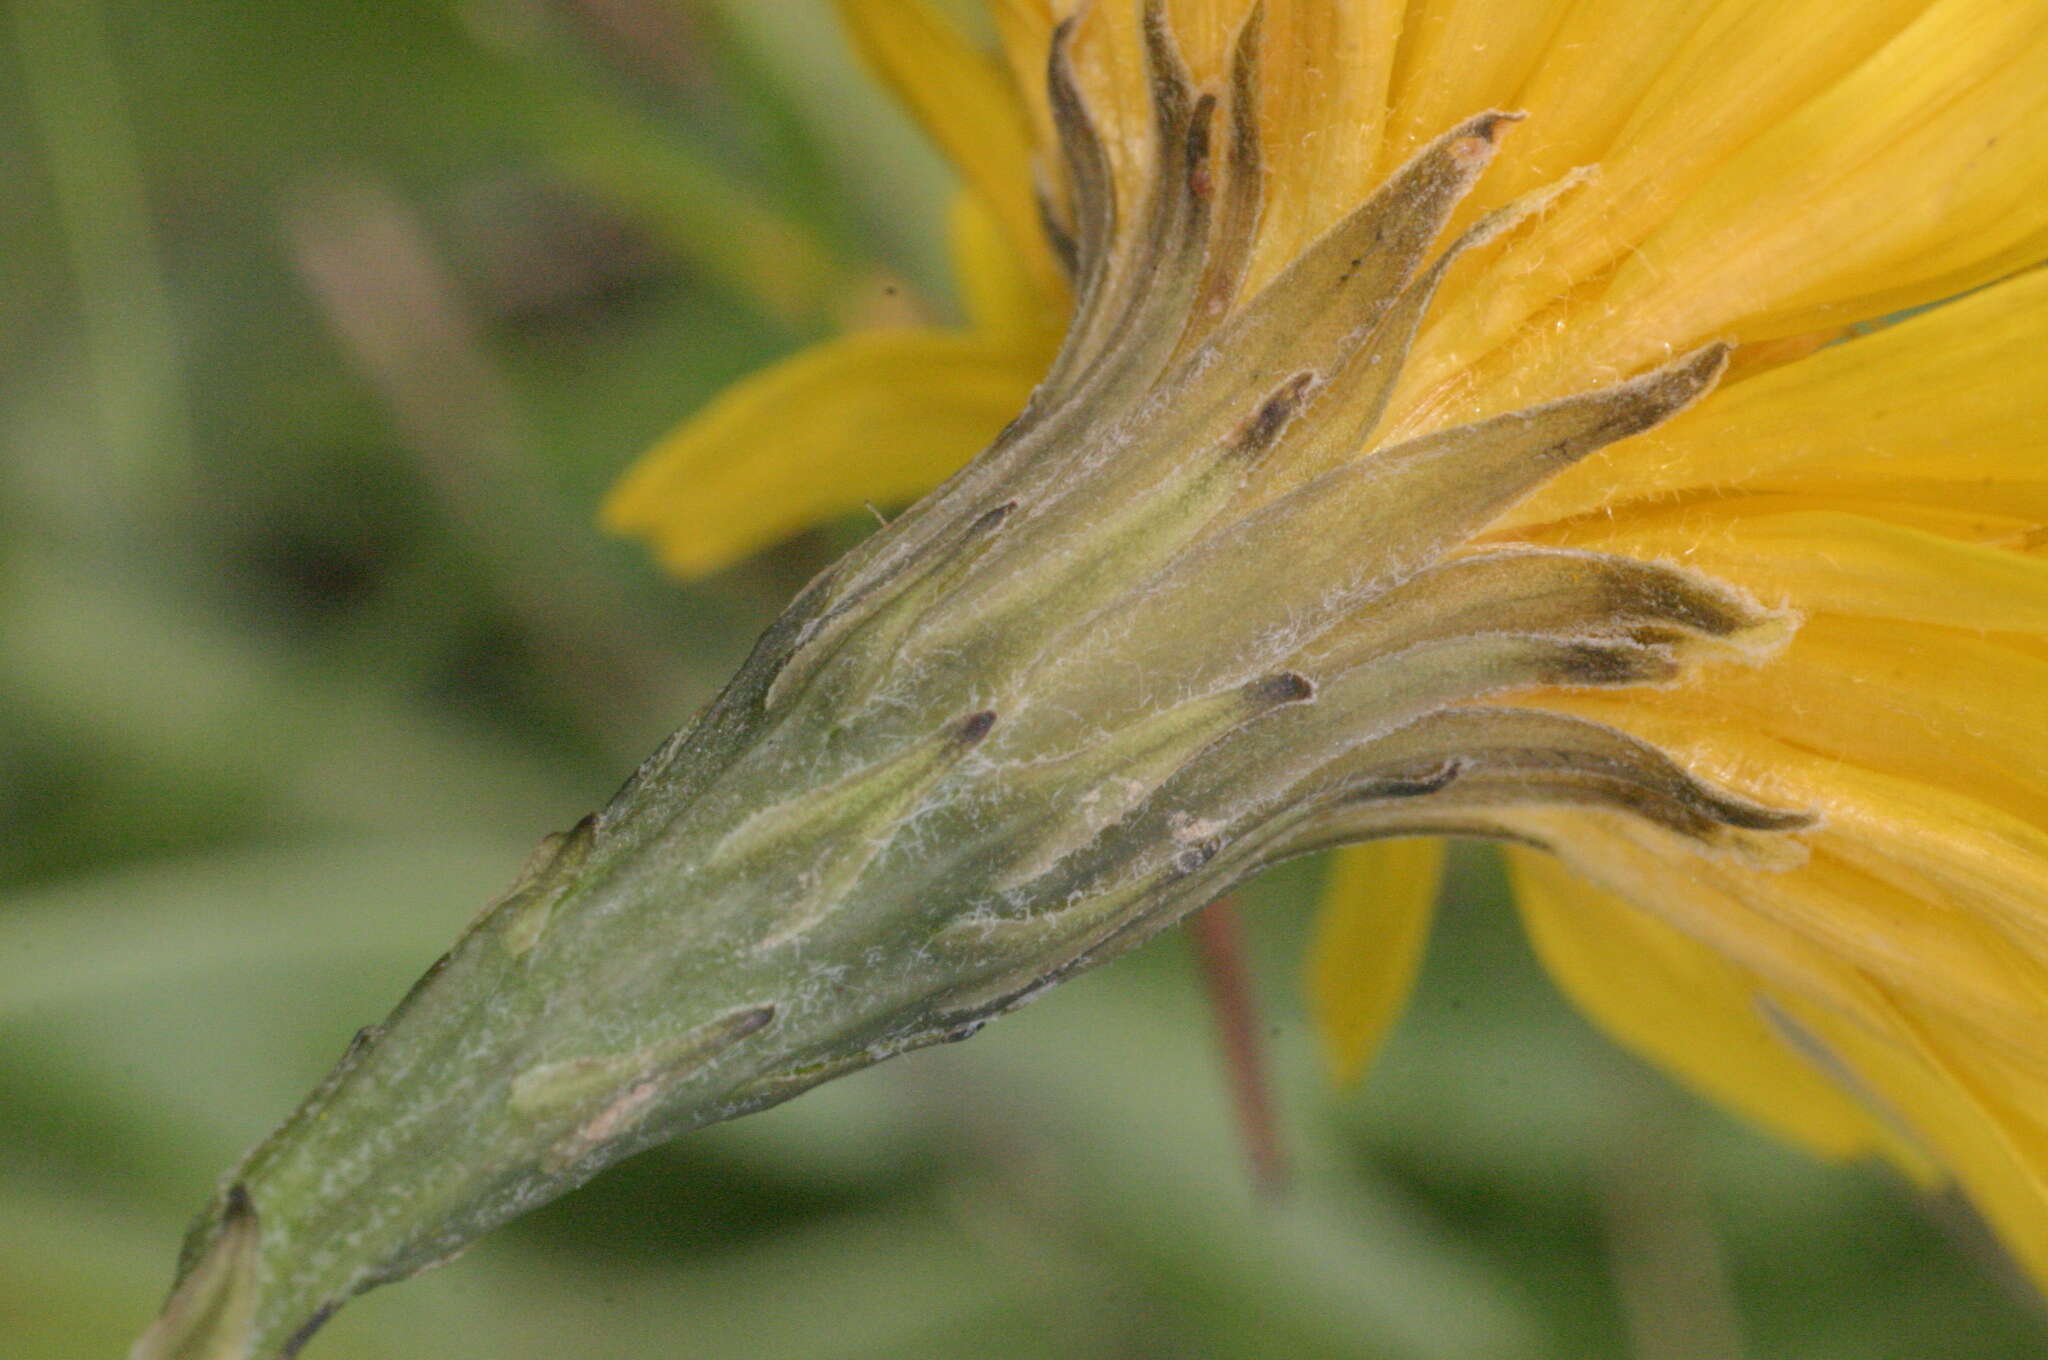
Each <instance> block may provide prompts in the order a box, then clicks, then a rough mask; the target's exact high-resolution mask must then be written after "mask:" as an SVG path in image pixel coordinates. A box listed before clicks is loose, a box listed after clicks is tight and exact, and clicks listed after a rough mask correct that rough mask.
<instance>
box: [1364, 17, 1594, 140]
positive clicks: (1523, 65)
mask: <svg viewBox="0 0 2048 1360" xmlns="http://www.w3.org/2000/svg"><path fill="white" fill-rule="evenodd" d="M1573 8H1574V6H1573V5H1572V4H1570V3H1568V0H1521V2H1520V3H1517V4H1512V5H1474V4H1470V3H1460V0H1412V3H1410V4H1409V6H1408V13H1407V17H1406V19H1405V21H1404V23H1403V25H1402V31H1401V48H1400V55H1399V57H1398V59H1397V61H1396V65H1395V70H1394V90H1393V105H1394V107H1393V113H1392V115H1391V116H1390V117H1389V119H1388V121H1387V136H1386V146H1385V149H1384V151H1383V152H1382V154H1381V157H1380V167H1379V168H1380V172H1381V173H1382V174H1388V173H1391V172H1392V171H1393V170H1394V169H1395V168H1396V167H1398V166H1399V165H1400V164H1401V163H1402V162H1404V161H1406V160H1407V159H1408V158H1409V157H1410V156H1412V155H1414V154H1415V153H1416V152H1417V151H1419V150H1421V149H1422V147H1423V145H1424V144H1425V143H1427V142H1428V141H1429V140H1430V139H1431V138H1433V137H1436V136H1438V135H1439V134H1441V133H1442V132H1443V130H1444V129H1445V128H1447V127H1452V126H1455V125H1456V124H1457V123H1458V122H1459V121H1461V120H1463V119H1466V118H1470V117H1471V116H1472V115H1473V114H1475V113H1478V112H1480V111H1481V110H1483V109H1493V108H1510V107H1515V106H1516V105H1517V96H1518V95H1519V93H1520V92H1521V90H1522V88H1523V87H1524V85H1526V84H1527V82H1528V80H1529V76H1530V74H1531V73H1532V72H1533V71H1534V70H1535V69H1536V67H1537V65H1538V63H1540V62H1541V61H1542V60H1543V57H1544V54H1545V52H1547V51H1548V50H1549V48H1550V44H1551V41H1552V39H1553V38H1555V37H1556V36H1557V33H1558V30H1559V28H1560V27H1562V26H1563V24H1564V22H1565V19H1566V17H1567V16H1568V15H1569V14H1570V13H1571V11H1572V10H1573Z"/></svg>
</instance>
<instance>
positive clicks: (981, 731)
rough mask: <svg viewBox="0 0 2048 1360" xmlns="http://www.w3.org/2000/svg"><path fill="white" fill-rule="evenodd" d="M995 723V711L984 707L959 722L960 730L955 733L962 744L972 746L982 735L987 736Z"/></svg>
mask: <svg viewBox="0 0 2048 1360" xmlns="http://www.w3.org/2000/svg"><path fill="white" fill-rule="evenodd" d="M995 725H996V711H995V710H994V709H992V708H984V709H983V710H981V712H979V713H975V714H972V715H970V716H969V717H968V719H967V721H965V722H963V723H961V724H960V730H959V732H957V733H956V734H955V735H956V736H957V737H958V738H959V741H960V744H961V745H962V746H974V745H976V744H978V743H979V742H980V741H981V739H982V738H983V737H985V736H987V735H988V734H989V732H990V730H991V729H993V728H994V727H995Z"/></svg>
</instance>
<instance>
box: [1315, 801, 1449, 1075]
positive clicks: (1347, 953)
mask: <svg viewBox="0 0 2048 1360" xmlns="http://www.w3.org/2000/svg"><path fill="white" fill-rule="evenodd" d="M1443 863H1444V843H1443V842H1442V841H1440V840H1435V839H1426V840H1423V839H1415V840H1385V841H1373V842H1370V843H1368V844H1365V845H1358V846H1353V847H1351V848H1349V849H1346V850H1340V851H1338V852H1337V853H1336V854H1335V855H1334V856H1333V857H1332V862H1331V866H1330V877H1329V881H1328V883H1326V884H1325V886H1324V888H1323V896H1322V905H1321V909H1320V910H1319V911H1318V912H1317V915H1316V936H1315V943H1314V944H1313V945H1312V946H1311V947H1310V950H1309V956H1308V973H1307V988H1308V998H1309V1008H1310V1011H1311V1013H1312V1014H1313V1015H1314V1017H1315V1021H1316V1029H1317V1032H1318V1033H1319V1034H1320V1035H1321V1036H1322V1041H1323V1054H1324V1057H1325V1059H1326V1061H1327V1063H1328V1066H1329V1069H1330V1073H1331V1076H1332V1077H1333V1078H1334V1079H1335V1080H1336V1081H1338V1082H1339V1083H1343V1082H1351V1081H1356V1080H1358V1078H1359V1077H1361V1076H1363V1075H1364V1074H1365V1070H1366V1068H1368V1067H1370V1066H1371V1065H1372V1060H1373V1057H1374V1055H1375V1054H1377V1053H1378V1052H1379V1048H1380V1044H1381V1042H1382V1041H1384V1040H1385V1038H1386V1036H1387V1031H1388V1030H1390V1029H1391V1028H1392V1027H1393V1024H1394V1021H1395V1019H1396V1018H1398V1017H1399V1015H1400V1013H1401V1009H1402V1007H1403V1006H1405V1005H1406V1004H1407V1002H1408V993H1409V992H1410V991H1411V990H1412V989H1413V987H1414V985H1415V975H1416V973H1417V972H1418V971H1419V970H1420V969H1421V967H1422V955H1423V948H1424V945H1425V943H1426V942H1427V940H1428V938H1429V923H1430V918H1431V916H1432V915H1433V913H1434V909H1435V907H1436V894H1437V884H1438V881H1439V880H1440V879H1441V877H1442V874H1443Z"/></svg>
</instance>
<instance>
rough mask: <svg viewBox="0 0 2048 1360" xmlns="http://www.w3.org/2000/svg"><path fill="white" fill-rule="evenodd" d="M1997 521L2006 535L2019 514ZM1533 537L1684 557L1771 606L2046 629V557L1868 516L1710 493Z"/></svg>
mask: <svg viewBox="0 0 2048 1360" xmlns="http://www.w3.org/2000/svg"><path fill="white" fill-rule="evenodd" d="M1740 504H1741V503H1740V502H1738V503H1737V505H1738V506H1739V505H1740ZM1916 508H1917V507H1901V510H1905V511H1910V510H1913V509H1916ZM1973 518H1976V517H1973ZM2000 527H2001V528H2002V529H2004V531H2005V532H2007V533H2011V532H2013V531H2014V530H2015V529H2017V527H2018V524H2017V523H2016V522H2013V521H2001V522H2000ZM1533 537H1537V538H1540V539H1541V540H1542V541H1544V542H1552V543H1557V544H1560V545H1567V546H1571V547H1582V548H1593V549H1598V550H1599V551H1602V552H1615V553H1621V554H1624V555H1627V556H1631V557H1647V558H1652V559H1657V560H1662V561H1670V562H1679V563H1683V564H1684V565H1686V566H1688V567H1692V568H1695V569H1696V570H1699V571H1702V572H1705V573H1706V574H1707V575H1709V576H1713V577H1716V578H1718V579H1720V580H1724V581H1727V582H1729V583H1730V584H1733V585H1738V586H1741V587H1743V588H1744V589H1745V590H1748V591H1749V592H1750V593H1751V594H1753V595H1755V596H1756V597H1757V599H1759V600H1761V601H1762V602H1763V603H1765V604H1768V605H1773V606H1783V607H1790V608H1794V609H1798V610H1801V611H1828V612H1832V613H1837V614H1853V615H1861V616H1864V617H1870V618H1888V619H1904V620H1911V621H1914V622H1919V623H1928V624H1938V625H1946V626H1948V627H1951V628H1981V629H1985V630H1987V631H1991V632H2011V633H2038V634H2048V559H2043V558H2041V557H2037V556H2035V555H2033V554H2031V553H2025V552H2019V551H2016V550H2014V549H2011V548H2006V547H1998V546H1990V545H1986V544H1984V543H1979V542H1968V541H1959V540H1958V539H1956V538H1951V537H1948V536H1945V535H1943V534H1938V533H1931V532H1929V531H1927V530H1926V529H1922V528H1909V527H1906V526H1904V525H1899V524H1891V523H1887V522H1885V521H1884V520H1881V519H1876V518H1873V517H1872V516H1871V515H1867V514H1849V513H1847V512H1845V511H1841V510H1796V511H1786V512H1780V513H1775V514H1758V515H1744V514H1740V513H1730V512H1729V511H1728V510H1725V509H1723V507H1722V503H1720V502H1715V501H1709V502H1705V503H1703V504H1701V505H1698V506H1694V507H1690V508H1688V509H1687V510H1684V511H1677V512H1666V513H1662V514H1638V515H1625V516H1622V517H1619V518H1617V519H1615V520H1612V521H1606V520H1591V519H1589V520H1586V521H1580V522H1575V523H1574V524H1572V525H1569V526H1558V528H1557V529H1556V530H1555V531H1552V532H1547V533H1546V532H1539V533H1538V534H1536V535H1533Z"/></svg>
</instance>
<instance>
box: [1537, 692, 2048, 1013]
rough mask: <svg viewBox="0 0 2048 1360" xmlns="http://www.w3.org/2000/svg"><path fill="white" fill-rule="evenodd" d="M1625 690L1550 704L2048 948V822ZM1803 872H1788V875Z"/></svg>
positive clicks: (1554, 699)
mask: <svg viewBox="0 0 2048 1360" xmlns="http://www.w3.org/2000/svg"><path fill="white" fill-rule="evenodd" d="M1614 697H1618V696H1602V695H1595V694H1591V693H1582V694H1574V695H1554V696H1549V697H1546V698H1545V699H1544V700H1543V703H1544V706H1546V707H1549V706H1556V707H1560V708H1563V709H1565V710H1567V711H1571V712H1576V713H1580V714H1582V715H1584V716H1590V717H1595V718H1598V719H1599V720H1600V721H1603V722H1609V723H1612V724H1613V725H1615V726H1617V727H1621V728H1623V729H1624V730H1626V731H1629V732H1632V733H1634V734H1636V735H1637V736H1640V737H1642V738H1644V739H1645V740H1647V741H1650V742H1652V743H1653V744H1655V745H1657V746H1659V747H1661V748H1662V749H1663V750H1665V751H1667V752H1669V753H1671V754H1672V755H1673V756H1674V757H1675V758H1676V759H1678V760H1679V762H1680V763H1681V764H1683V765H1685V767H1686V768H1687V769H1689V770H1691V771H1692V772H1693V773H1695V774H1697V775H1699V776H1701V777H1702V778H1705V779H1707V780H1709V781H1712V782H1715V783H1719V784H1723V785H1725V786H1728V787H1732V788H1736V789H1740V790H1743V791H1745V792H1747V793H1750V794H1751V795H1753V796H1756V797H1759V798H1761V799H1763V800H1764V801H1766V802H1769V803H1771V804H1773V805H1775V806H1788V807H1805V808H1810V809H1812V810H1813V811H1815V812H1816V813H1818V814H1820V816H1821V817H1822V818H1824V819H1825V821H1824V826H1823V828H1822V830H1821V831H1819V832H1815V833H1809V839H1812V840H1813V842H1814V844H1815V845H1817V846H1823V847H1825V849H1826V851H1827V852H1828V853H1829V854H1830V855H1832V856H1835V857H1836V858H1838V859H1839V860H1840V861H1841V862H1842V863H1844V864H1847V865H1850V866H1853V867H1854V868H1856V869H1858V870H1860V871H1862V872H1864V873H1866V874H1868V875H1870V876H1871V877H1872V878H1873V879H1875V880H1877V881H1879V882H1883V883H1887V884H1890V885H1892V886H1893V887H1896V888H1898V889H1899V890H1900V891H1901V892H1905V893H1909V894H1911V895H1913V896H1916V897H1919V898H1921V899H1924V900H1926V901H1928V902H1932V903H1939V904H1942V905H1943V906H1944V907H1945V908H1951V909H1953V910H1955V911H1957V912H1961V913H1965V914H1967V915H1970V916H1973V917H1975V918H1976V919H1978V920H1981V921H1985V922H1988V923H1991V924H1993V925H1995V926H1996V927H1997V928H1998V929H1999V930H2001V931H2002V932H2003V933H2004V934H2005V936H2006V937H2007V938H2008V939H2009V940H2010V941H2011V942H2012V943H2013V944H2014V945H2016V946H2018V947H2019V948H2022V949H2025V950H2028V951H2029V952H2031V953H2033V954H2034V955H2036V956H2039V957H2043V958H2048V832H2043V831H2042V830H2041V829H2040V828H2038V827H2035V826H2033V825H2030V824H2029V823H2027V822H2025V821H2023V820H2021V819H2019V818H2017V817H2014V816H2012V815H2011V814H2009V813H2006V812H2002V811H2000V810H1999V809H1997V808H1995V807H1992V806H1990V805H1988V804H1986V803H1984V802H1982V801H1980V800H1978V799H1975V798H1972V797H1970V796H1968V795H1966V794H1964V793H1961V792H1958V791H1956V790H1953V789H1948V788H1943V787H1939V786H1937V785H1933V784H1927V783H1923V782H1921V781H1919V780H1916V779H1912V778H1909V777H1906V776H1903V775H1899V774H1895V773H1892V772H1890V771H1888V770H1886V769H1884V768H1882V767H1880V768H1870V767H1866V766H1862V765H1857V764H1854V763H1851V762H1849V761H1846V760H1843V759H1840V758H1838V757H1832V756H1821V755H1816V754H1814V753H1812V752H1809V751H1806V750H1802V749H1800V748H1799V747H1797V746H1795V745H1793V744H1791V743H1790V742H1785V741H1779V740H1775V739H1773V738H1771V737H1769V736H1766V735H1764V734H1763V733H1760V732H1756V731H1752V730H1749V729H1747V728H1745V727H1743V726H1741V725H1738V724H1735V723H1728V722H1715V723H1712V724H1705V723H1700V722H1697V721H1694V720H1691V719H1689V718H1685V717H1681V716H1678V715H1675V714H1673V713H1671V712H1669V711H1667V710H1666V709H1664V708H1663V707H1661V706H1658V705H1656V704H1655V703H1654V702H1644V703H1631V702H1628V701H1627V700H1625V699H1624V700H1622V701H1620V702H1613V701H1611V700H1612V698H1614ZM1902 739H1903V734H1902ZM2030 745H2031V744H2030ZM1700 872H1702V873H1704V872H1707V871H1706V870H1705V869H1702V870H1701V871H1700ZM1796 879H1797V874H1796V873H1795V874H1788V875H1785V876H1784V877H1783V879H1782V880H1781V883H1782V884H1783V885H1792V884H1794V883H1795V882H1796ZM1788 890H1789V887H1788ZM2043 1037H2044V1038H2048V1029H2044V1030H2043Z"/></svg>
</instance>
